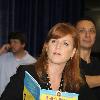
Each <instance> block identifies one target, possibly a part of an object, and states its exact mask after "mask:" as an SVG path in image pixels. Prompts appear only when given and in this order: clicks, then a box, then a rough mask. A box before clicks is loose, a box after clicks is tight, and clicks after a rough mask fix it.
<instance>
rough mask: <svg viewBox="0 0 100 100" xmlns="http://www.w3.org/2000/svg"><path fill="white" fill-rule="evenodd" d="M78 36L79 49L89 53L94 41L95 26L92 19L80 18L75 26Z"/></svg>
mask: <svg viewBox="0 0 100 100" xmlns="http://www.w3.org/2000/svg"><path fill="white" fill-rule="evenodd" d="M75 26H76V28H77V30H78V32H79V35H80V49H83V50H89V51H91V49H92V47H93V45H94V43H95V39H96V24H95V22H94V20H93V19H91V18H89V17H87V18H82V19H80V20H78V21H77V23H76V24H75Z"/></svg>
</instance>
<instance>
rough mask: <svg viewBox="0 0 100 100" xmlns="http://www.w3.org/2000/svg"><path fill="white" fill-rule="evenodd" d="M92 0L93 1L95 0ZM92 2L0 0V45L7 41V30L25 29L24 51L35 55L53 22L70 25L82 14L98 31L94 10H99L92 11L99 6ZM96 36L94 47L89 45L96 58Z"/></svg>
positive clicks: (97, 50) (97, 49)
mask: <svg viewBox="0 0 100 100" xmlns="http://www.w3.org/2000/svg"><path fill="white" fill-rule="evenodd" d="M92 1H93V2H96V0H92ZM92 1H91V0H0V45H1V46H2V44H4V43H6V42H7V37H8V34H9V32H14V31H20V32H25V36H26V37H27V50H28V51H29V52H30V53H31V54H32V55H33V56H35V57H37V56H39V54H40V53H41V48H42V45H43V42H44V40H45V38H46V35H47V33H48V31H49V29H50V28H51V27H52V26H53V25H54V24H56V23H58V22H64V21H66V22H70V23H72V24H73V23H74V22H75V21H76V20H78V19H79V18H80V17H83V16H85V15H88V16H92V17H93V18H94V19H96V23H97V26H98V27H97V29H98V33H99V32H100V29H99V25H100V15H98V13H99V12H100V10H98V9H96V10H97V11H96V12H95V11H94V9H95V7H97V6H98V7H100V5H96V4H95V3H91V2H92ZM97 1H99V0H97ZM97 4H98V3H97ZM99 4H100V3H99ZM94 5H95V6H94ZM95 13H96V14H95ZM99 14H100V13H99ZM96 16H97V17H96ZM97 18H98V20H99V21H98V20H97ZM98 22H99V23H98ZM99 39H100V35H98V36H97V41H96V44H95V49H94V48H93V55H94V56H98V57H99V54H100V46H99Z"/></svg>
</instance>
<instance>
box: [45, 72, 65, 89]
mask: <svg viewBox="0 0 100 100" xmlns="http://www.w3.org/2000/svg"><path fill="white" fill-rule="evenodd" d="M46 80H47V84H46V88H47V89H48V90H52V88H51V83H50V79H49V77H48V74H47V75H46ZM63 83H64V80H63V76H62V78H61V81H60V86H59V89H58V90H59V91H63Z"/></svg>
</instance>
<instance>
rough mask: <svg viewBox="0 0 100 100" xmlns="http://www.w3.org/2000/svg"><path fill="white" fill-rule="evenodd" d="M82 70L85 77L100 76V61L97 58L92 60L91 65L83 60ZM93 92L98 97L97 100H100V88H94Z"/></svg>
mask: <svg viewBox="0 0 100 100" xmlns="http://www.w3.org/2000/svg"><path fill="white" fill-rule="evenodd" d="M80 68H81V70H82V72H83V73H84V75H91V76H94V75H100V61H99V59H97V58H95V57H92V58H91V63H87V62H86V61H84V60H83V59H81V61H80ZM92 91H93V93H94V94H95V95H96V97H97V99H98V100H100V86H99V87H95V88H92Z"/></svg>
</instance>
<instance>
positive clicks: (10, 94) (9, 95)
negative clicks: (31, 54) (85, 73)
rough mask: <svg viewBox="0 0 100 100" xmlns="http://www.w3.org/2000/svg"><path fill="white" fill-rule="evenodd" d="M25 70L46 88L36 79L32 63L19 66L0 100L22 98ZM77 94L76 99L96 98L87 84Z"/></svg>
mask: <svg viewBox="0 0 100 100" xmlns="http://www.w3.org/2000/svg"><path fill="white" fill-rule="evenodd" d="M25 71H28V72H29V73H30V74H31V75H32V76H33V77H34V78H35V79H36V80H37V81H38V83H39V84H40V86H41V88H42V89H46V83H41V82H40V81H39V80H38V76H37V74H36V72H35V70H34V66H33V65H25V66H20V67H19V68H18V70H17V73H16V74H15V75H14V76H12V77H11V80H10V83H9V84H8V85H7V87H6V89H5V91H4V92H3V94H2V96H1V98H0V100H23V89H24V76H25ZM67 92H68V91H67ZM73 92H74V91H73ZM78 94H79V99H78V100H96V98H95V96H94V95H93V94H92V92H91V90H90V89H89V88H88V86H87V85H84V86H82V87H81V88H80V90H79V92H78Z"/></svg>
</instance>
